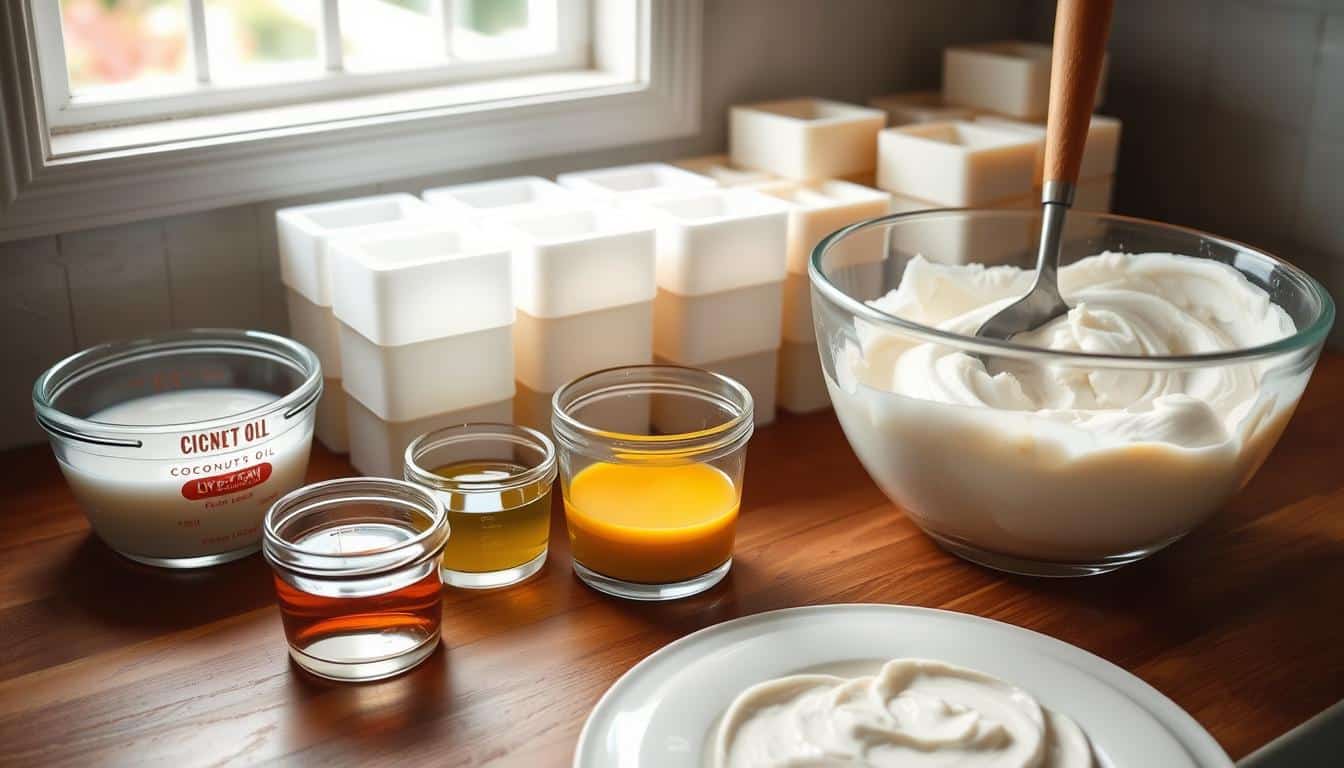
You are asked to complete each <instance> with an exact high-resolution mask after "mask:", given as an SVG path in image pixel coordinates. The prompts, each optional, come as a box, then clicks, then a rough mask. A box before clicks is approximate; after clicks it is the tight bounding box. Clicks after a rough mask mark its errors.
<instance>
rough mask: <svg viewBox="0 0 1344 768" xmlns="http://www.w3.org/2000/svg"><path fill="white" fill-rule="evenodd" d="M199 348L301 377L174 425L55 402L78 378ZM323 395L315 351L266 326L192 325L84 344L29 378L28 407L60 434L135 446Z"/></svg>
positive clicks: (296, 409) (298, 407)
mask: <svg viewBox="0 0 1344 768" xmlns="http://www.w3.org/2000/svg"><path fill="white" fill-rule="evenodd" d="M204 351H215V352H221V353H232V354H238V355H251V356H254V357H269V358H271V359H273V360H275V361H276V362H278V363H281V364H285V365H289V366H291V367H293V368H295V369H296V370H298V371H299V372H300V373H301V374H303V376H304V378H303V381H302V382H301V383H299V385H298V386H296V387H294V389H293V390H291V391H290V392H289V393H288V394H285V395H277V396H276V398H275V399H274V400H272V401H270V402H268V403H264V404H262V405H258V406H256V407H255V408H250V409H248V410H246V411H241V412H239V413H234V414H230V415H228V416H218V417H214V418H210V419H202V420H200V421H188V422H180V423H174V424H153V425H143V424H114V423H111V422H103V421H92V420H90V419H85V418H80V417H78V416H72V415H70V414H69V413H66V412H65V411H63V410H61V409H60V408H59V407H57V406H56V400H57V399H58V398H59V397H60V396H61V394H62V392H64V391H65V390H66V388H68V387H69V386H71V385H73V384H75V383H77V382H78V381H80V380H81V379H83V378H85V377H87V376H90V375H93V374H96V373H99V372H101V371H104V370H108V369H111V368H116V367H118V366H120V365H124V364H127V363H131V362H135V361H138V360H142V359H144V358H146V357H152V356H165V355H172V354H177V353H188V354H195V353H200V352H204ZM321 395H322V365H321V363H320V362H319V361H318V359H317V355H316V354H315V353H314V352H313V351H312V350H311V349H309V348H308V347H306V346H304V345H303V344H300V343H299V342H297V341H294V340H293V339H290V338H286V337H284V336H279V335H277V334H273V333H266V332H265V331H250V330H238V329H232V328H193V329H190V330H185V331H173V332H171V333H164V334H159V335H155V336H147V337H143V338H138V339H130V340H126V341H114V342H109V343H106V344H99V345H96V346H93V347H89V348H88V349H85V350H83V351H80V352H76V353H75V354H73V355H70V356H68V357H66V358H64V359H63V360H61V361H60V362H58V363H56V364H55V365H53V366H51V367H50V368H48V369H47V370H46V371H44V372H43V373H42V375H41V376H38V378H37V381H36V382H34V383H33V408H34V410H35V411H36V412H37V420H38V422H39V423H40V424H41V425H42V427H43V428H44V429H46V430H47V431H49V432H54V433H56V434H59V435H61V436H63V437H68V438H71V439H75V440H82V441H86V442H95V443H102V444H108V445H126V446H130V447H138V446H139V445H140V443H139V441H138V440H136V439H135V438H136V437H137V436H145V435H158V434H166V433H172V432H178V431H181V430H183V429H193V430H197V429H199V430H209V429H215V428H219V427H224V426H228V425H230V424H236V423H238V422H240V421H245V420H248V419H254V418H258V417H260V416H262V415H270V414H272V413H275V412H277V411H281V410H283V411H284V412H285V418H291V417H293V416H295V415H297V414H299V413H300V412H302V411H303V410H305V409H306V408H308V407H309V406H310V405H313V404H315V403H316V402H317V399H318V398H319V397H321Z"/></svg>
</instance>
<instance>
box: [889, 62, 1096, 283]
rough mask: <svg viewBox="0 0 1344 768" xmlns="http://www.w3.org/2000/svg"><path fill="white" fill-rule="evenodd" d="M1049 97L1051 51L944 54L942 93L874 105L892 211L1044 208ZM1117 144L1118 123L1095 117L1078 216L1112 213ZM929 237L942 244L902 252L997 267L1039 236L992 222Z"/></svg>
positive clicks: (967, 224)
mask: <svg viewBox="0 0 1344 768" xmlns="http://www.w3.org/2000/svg"><path fill="white" fill-rule="evenodd" d="M1103 85H1104V70H1103ZM1103 90H1104V88H1098V93H1097V100H1098V102H1100V100H1101V95H1102V92H1103ZM1049 98H1050V46H1048V45H1041V44H1039V43H1029V42H1019V41H1003V42H996V43H985V44H978V45H968V46H956V47H952V48H948V49H947V50H946V51H944V57H943V89H942V91H941V93H939V92H928V91H924V92H913V93H905V94H894V95H891V96H882V97H878V98H875V99H872V100H870V102H869V103H870V104H871V105H872V106H874V107H878V108H880V109H882V110H884V111H885V112H886V114H887V116H888V118H889V120H890V122H891V124H892V126H893V127H891V128H888V129H887V130H884V131H883V132H882V134H881V136H880V137H879V142H878V155H879V158H878V170H877V176H876V179H875V182H876V184H877V185H878V186H879V187H881V188H882V189H885V190H887V191H889V192H891V193H892V194H893V198H892V211H893V212H909V211H918V210H927V209H929V208H938V207H990V208H995V207H997V208H1034V207H1035V206H1037V205H1039V202H1040V191H1041V189H1040V188H1041V180H1042V179H1041V171H1042V164H1043V160H1044V147H1045V125H1044V121H1045V117H1046V112H1047V110H1048V108H1049ZM1119 142H1120V121H1119V120H1116V119H1115V118H1110V117H1103V116H1100V115H1098V116H1095V117H1094V118H1093V120H1092V123H1091V126H1090V128H1089V131H1088V137H1087V144H1086V149H1085V151H1084V159H1083V166H1082V170H1081V173H1080V176H1079V185H1078V192H1077V197H1076V200H1075V203H1074V207H1075V208H1076V209H1079V210H1090V211H1109V210H1110V206H1111V190H1112V187H1113V181H1114V174H1115V159H1116V153H1117V150H1118V147H1119ZM922 234H923V235H924V236H925V237H928V238H930V239H931V240H936V242H933V241H930V242H923V243H896V245H897V246H898V247H901V248H902V249H905V250H912V251H920V250H929V251H936V252H938V253H940V254H943V257H944V258H945V259H947V260H949V261H950V260H958V261H977V262H981V263H993V262H994V261H995V259H996V258H1000V257H1007V256H1009V255H1011V254H1014V253H1016V252H1017V251H1019V250H1021V249H1023V248H1030V247H1031V246H1032V239H1033V237H1034V232H1033V228H1032V227H1030V226H1016V225H1014V224H1010V223H1009V222H1004V221H995V220H992V219H980V220H970V221H966V222H964V223H963V224H961V226H959V227H958V228H947V229H945V230H942V231H938V232H933V231H928V232H925V233H922Z"/></svg>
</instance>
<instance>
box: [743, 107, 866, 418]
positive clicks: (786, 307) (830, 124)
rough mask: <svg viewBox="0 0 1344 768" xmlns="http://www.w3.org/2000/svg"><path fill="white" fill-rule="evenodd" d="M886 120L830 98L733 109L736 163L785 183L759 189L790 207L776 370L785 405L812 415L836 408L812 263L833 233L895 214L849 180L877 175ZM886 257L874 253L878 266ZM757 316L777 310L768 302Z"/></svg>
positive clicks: (783, 404) (864, 188)
mask: <svg viewBox="0 0 1344 768" xmlns="http://www.w3.org/2000/svg"><path fill="white" fill-rule="evenodd" d="M885 124H886V116H885V115H884V114H883V113H882V112H881V111H880V110H876V109H869V108H865V107H859V106H854V105H851V104H843V103H840V102H835V101H826V100H822V99H790V100H785V101H773V102H765V103H761V104H751V105H746V106H739V107H733V109H732V112H731V113H730V117H729V146H730V159H731V162H732V164H734V165H736V166H738V167H740V168H746V169H756V170H760V171H765V172H768V173H770V174H773V175H775V176H777V177H779V178H780V179H781V180H782V181H781V182H778V183H773V184H769V183H767V184H761V185H757V187H756V189H757V190H759V191H760V192H762V193H763V194H765V195H767V196H769V197H772V198H774V199H775V200H778V201H779V202H781V203H783V204H784V206H785V209H786V218H787V222H788V223H787V232H786V236H785V258H784V263H783V267H784V275H785V276H784V280H783V289H784V290H783V295H782V297H781V299H782V300H781V302H780V305H779V309H778V314H779V317H780V320H781V344H780V346H779V351H778V361H777V364H776V365H775V373H774V376H775V380H774V381H775V389H776V390H777V400H778V403H779V406H780V407H781V408H783V409H784V410H786V411H790V412H793V413H807V412H810V411H815V410H818V409H821V408H825V407H827V406H828V405H829V404H830V399H829V397H828V396H827V393H826V386H825V381H824V379H823V377H822V371H821V361H820V358H819V357H818V355H817V348H816V335H815V332H814V330H813V324H812V304H811V285H810V283H809V280H808V277H807V263H808V259H809V257H810V255H811V252H812V249H813V248H815V247H816V245H817V243H818V242H820V240H821V239H822V238H823V237H825V236H826V235H828V234H830V233H831V232H833V231H835V230H837V229H839V228H841V227H844V226H846V225H849V224H852V223H854V222H857V221H861V220H863V219H867V218H872V217H874V216H881V215H883V214H885V213H886V212H887V209H888V205H889V202H890V196H889V195H888V194H886V193H885V192H881V191H878V190H876V189H872V188H871V187H869V186H863V185H860V184H856V183H851V182H848V181H843V180H842V179H846V178H860V179H862V178H865V177H866V176H871V175H872V173H873V171H874V169H875V167H876V164H877V136H878V133H879V132H880V131H881V130H882V127H883V126H884V125H885ZM880 258H881V251H880V249H877V248H875V249H874V260H875V261H878V260H880ZM756 311H757V312H761V313H766V312H772V311H774V308H773V307H767V306H766V305H764V304H762V305H760V306H758V308H757V310H756Z"/></svg>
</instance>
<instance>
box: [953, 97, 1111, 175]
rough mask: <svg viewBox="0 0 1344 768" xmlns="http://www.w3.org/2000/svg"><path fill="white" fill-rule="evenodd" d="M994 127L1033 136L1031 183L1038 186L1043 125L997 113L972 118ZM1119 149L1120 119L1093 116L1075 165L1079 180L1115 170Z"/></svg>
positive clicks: (1043, 144) (1043, 164) (1042, 149)
mask: <svg viewBox="0 0 1344 768" xmlns="http://www.w3.org/2000/svg"><path fill="white" fill-rule="evenodd" d="M975 122H977V123H983V124H985V125H988V126H993V127H996V128H1005V129H1007V130H1010V131H1020V132H1021V133H1022V134H1023V135H1026V136H1031V137H1033V138H1035V139H1037V142H1038V143H1037V145H1036V175H1035V178H1034V180H1033V181H1032V183H1033V184H1035V185H1036V186H1038V187H1039V186H1041V182H1042V180H1043V179H1042V176H1043V173H1044V169H1045V126H1044V125H1043V124H1041V123H1032V122H1027V121H1025V120H1010V119H1009V118H1006V117H999V116H998V115H980V116H979V117H977V118H976V119H975ZM1119 151H1120V120H1119V119H1117V118H1114V117H1107V116H1106V115H1093V116H1092V120H1091V122H1090V123H1089V124H1088V126H1087V139H1086V141H1085V143H1084V145H1083V159H1082V162H1081V164H1080V165H1079V167H1078V178H1079V179H1092V178H1097V177H1099V176H1110V175H1112V174H1114V173H1115V159H1116V156H1117V154H1118V153H1119Z"/></svg>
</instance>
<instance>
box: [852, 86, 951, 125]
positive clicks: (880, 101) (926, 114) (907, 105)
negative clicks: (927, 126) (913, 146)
mask: <svg viewBox="0 0 1344 768" xmlns="http://www.w3.org/2000/svg"><path fill="white" fill-rule="evenodd" d="M868 106H870V107H873V108H874V109H880V110H882V111H883V112H886V113H887V125H889V126H897V125H909V124H910V123H943V122H947V121H948V120H970V119H971V118H973V117H975V110H974V109H972V108H970V107H963V106H957V105H955V104H948V103H947V102H946V101H945V100H944V99H943V94H942V92H941V91H908V92H906V93H893V94H889V95H886V96H874V97H873V98H871V99H869V100H868Z"/></svg>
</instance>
